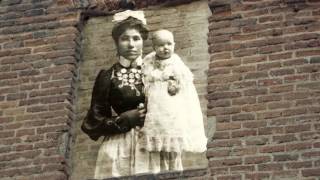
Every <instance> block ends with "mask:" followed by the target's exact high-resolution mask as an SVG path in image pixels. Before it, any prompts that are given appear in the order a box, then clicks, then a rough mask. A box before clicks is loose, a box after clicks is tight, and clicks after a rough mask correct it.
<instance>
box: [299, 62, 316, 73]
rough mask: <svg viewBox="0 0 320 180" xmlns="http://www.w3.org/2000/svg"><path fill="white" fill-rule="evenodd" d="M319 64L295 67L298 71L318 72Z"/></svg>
mask: <svg viewBox="0 0 320 180" xmlns="http://www.w3.org/2000/svg"><path fill="white" fill-rule="evenodd" d="M319 69H320V65H315V64H310V65H305V66H300V67H297V72H298V73H315V72H319Z"/></svg>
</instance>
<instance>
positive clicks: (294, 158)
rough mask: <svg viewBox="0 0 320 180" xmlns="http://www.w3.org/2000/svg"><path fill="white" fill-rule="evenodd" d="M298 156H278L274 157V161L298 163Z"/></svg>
mask: <svg viewBox="0 0 320 180" xmlns="http://www.w3.org/2000/svg"><path fill="white" fill-rule="evenodd" d="M298 158H299V155H298V154H276V155H273V161H297V160H298Z"/></svg>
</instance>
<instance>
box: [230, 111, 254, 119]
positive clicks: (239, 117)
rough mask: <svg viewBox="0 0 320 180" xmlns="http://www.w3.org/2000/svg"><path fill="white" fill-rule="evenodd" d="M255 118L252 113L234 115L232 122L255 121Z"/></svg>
mask: <svg viewBox="0 0 320 180" xmlns="http://www.w3.org/2000/svg"><path fill="white" fill-rule="evenodd" d="M254 118H255V116H254V114H252V113H245V114H236V115H232V121H247V120H253V119H254Z"/></svg>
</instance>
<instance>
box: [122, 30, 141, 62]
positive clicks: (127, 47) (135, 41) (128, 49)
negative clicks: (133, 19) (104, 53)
mask: <svg viewBox="0 0 320 180" xmlns="http://www.w3.org/2000/svg"><path fill="white" fill-rule="evenodd" d="M142 47H143V40H142V37H141V34H140V33H139V31H137V30H136V29H127V30H126V31H124V32H123V33H122V34H121V35H120V37H119V39H118V46H117V48H118V53H119V55H120V56H122V57H124V58H126V59H128V60H131V61H134V60H135V59H137V58H138V57H139V56H141V54H142Z"/></svg>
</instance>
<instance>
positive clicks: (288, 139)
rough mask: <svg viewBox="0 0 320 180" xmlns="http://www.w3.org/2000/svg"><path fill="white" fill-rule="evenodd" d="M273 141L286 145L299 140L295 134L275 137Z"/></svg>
mask: <svg viewBox="0 0 320 180" xmlns="http://www.w3.org/2000/svg"><path fill="white" fill-rule="evenodd" d="M272 139H273V142H276V143H286V142H293V141H297V140H298V139H297V137H296V136H295V135H294V134H286V135H278V136H273V137H272Z"/></svg>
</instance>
